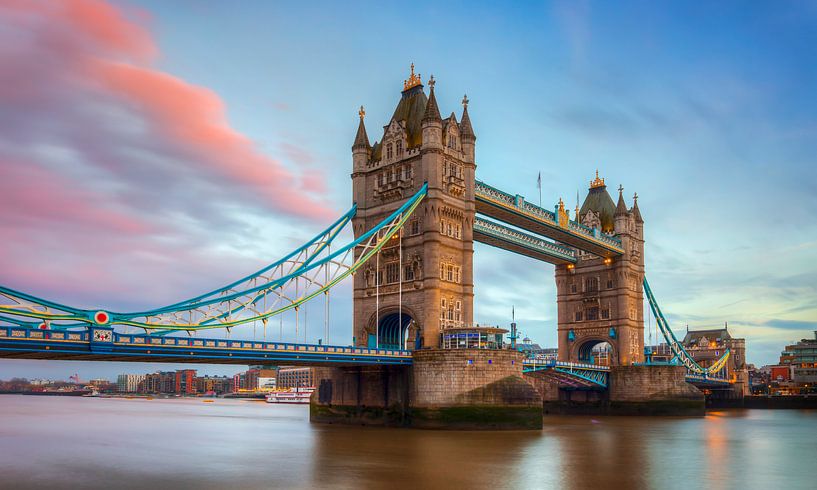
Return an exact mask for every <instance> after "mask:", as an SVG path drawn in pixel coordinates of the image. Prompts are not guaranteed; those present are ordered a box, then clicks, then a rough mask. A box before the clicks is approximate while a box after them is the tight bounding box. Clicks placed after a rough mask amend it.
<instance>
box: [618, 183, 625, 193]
mask: <svg viewBox="0 0 817 490" xmlns="http://www.w3.org/2000/svg"><path fill="white" fill-rule="evenodd" d="M622 192H624V186H623V185H621V184H619V185H618V193H619V195H621V193H622Z"/></svg>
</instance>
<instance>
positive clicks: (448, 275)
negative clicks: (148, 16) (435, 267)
mask: <svg viewBox="0 0 817 490" xmlns="http://www.w3.org/2000/svg"><path fill="white" fill-rule="evenodd" d="M445 279H446V280H447V281H449V282H454V266H453V265H451V264H448V265H447V266H446V267H445Z"/></svg>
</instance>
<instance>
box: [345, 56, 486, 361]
mask: <svg viewBox="0 0 817 490" xmlns="http://www.w3.org/2000/svg"><path fill="white" fill-rule="evenodd" d="M434 84H435V81H434V77H433V76H432V77H431V78H430V79H429V81H428V85H429V89H430V91H429V94H428V96H426V94H425V92H424V90H423V88H424V87H423V84H422V80H421V78H420V75H419V74H416V75H415V73H414V65H412V69H411V74H410V76H409V78H408V79H407V80H405V81H404V83H403V91H402V92H401V97H400V101H399V102H398V104H397V107H396V108H395V110H394V113H393V114H392V116H391V119H390V120H389V122H388V124H386V125H385V126H384V127H383V137H382V139H381V140H380V141H379V142H375V143H374V144H373V145H372V146H370V147H369V146H368V138H367V137H365V131H366V130H365V127H364V126H363V111H362V110H361V122H360V125H359V127H358V135H357V138H356V139H355V144H354V145H353V147H352V160H353V171H352V187H353V196H354V200H355V203H356V204H357V214H356V216H355V218H354V219H353V228H354V232H355V235H356V236H359V235H360V234H362V233H365V231H366V230H369V229H371V228H372V226H374V225H375V224H376V223H377V222H379V221H380V220H382V219H383V218H385V217H386V216H388V215H389V214H390V213H391V212H393V211H394V210H396V209H397V208H398V207H400V206H401V205H402V204H403V203H404V202H405V201H406V199H408V198H409V197H411V196H412V195H413V194H414V193H415V192H416V191H417V190H419V188H420V187H421V186H422V185H423V183H424V182H427V183H428V194H427V196H426V198H425V199H424V200H423V202H422V203H421V204H420V206H419V207H418V208H417V210H416V211H415V212H414V215H413V216H412V217H411V218H410V219H409V221H408V222H407V224H406V226H405V227H404V228H403V233H402V238H397V239H394V243H389V244H387V245H386V246H385V247H384V248H383V249H382V251H381V253H380V254H379V257H377V258H372V259H371V260H370V261H369V262H368V263H367V264H366V265H365V266H364V267H363V269H362V270H361V271H359V272H358V273H357V274H356V275H355V278H354V332H355V343H356V344H357V345H369V346H374V345H379V346H380V347H381V348H383V347H388V348H396V347H403V346H405V347H408V348H409V349H414V348H422V347H438V346H439V343H440V333H441V331H442V329H443V328H444V327H446V326H454V325H461V324H467V323H471V322H472V321H473V268H472V260H473V222H474V212H475V205H474V173H475V169H476V165H475V158H474V146H475V141H476V136H475V135H474V131H473V128H472V127H471V121H470V117H468V112H467V99H464V100H463V104H464V111H463V117H462V121H461V122H458V121H457V119H456V116H455V115H454V114H451V116H450V117H448V118H446V119H443V118H442V117H441V116H440V109H439V107H438V105H437V97H436V94H435V91H434ZM361 135H363V136H361ZM356 253H359V251H358V252H356Z"/></svg>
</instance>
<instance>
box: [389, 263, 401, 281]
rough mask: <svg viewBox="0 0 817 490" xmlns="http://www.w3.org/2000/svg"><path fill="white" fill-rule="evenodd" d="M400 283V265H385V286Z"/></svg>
mask: <svg viewBox="0 0 817 490" xmlns="http://www.w3.org/2000/svg"><path fill="white" fill-rule="evenodd" d="M399 281H400V264H398V263H397V262H390V263H388V264H386V284H394V283H396V282H399Z"/></svg>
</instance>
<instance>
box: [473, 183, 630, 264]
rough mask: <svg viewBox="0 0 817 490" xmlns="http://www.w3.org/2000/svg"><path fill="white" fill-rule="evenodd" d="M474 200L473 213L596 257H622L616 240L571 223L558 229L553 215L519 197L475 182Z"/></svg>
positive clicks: (559, 226) (558, 225)
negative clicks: (474, 208)
mask: <svg viewBox="0 0 817 490" xmlns="http://www.w3.org/2000/svg"><path fill="white" fill-rule="evenodd" d="M474 197H475V200H476V211H477V213H479V214H483V215H485V216H488V217H490V218H494V219H496V220H500V221H503V222H505V223H508V224H510V225H513V226H516V227H518V228H521V229H523V230H528V231H531V232H533V233H537V234H539V235H542V236H543V237H547V238H550V239H552V240H555V241H557V242H560V243H564V244H566V245H569V246H571V247H575V248H577V249H579V250H584V251H586V252H590V253H593V254H595V255H598V256H600V257H616V256H619V255H623V254H624V249H622V248H621V242H620V241H619V240H618V239H616V238H613V237H609V236H607V235H604V234H603V233H601V232H600V231H599V230H595V229H591V228H588V227H586V226H584V225H582V224H579V223H574V222H573V221H567V222H565V223H564V225H561V224H559V221H558V219H557V217H556V215H555V214H554V213H553V211H548V210H546V209H543V208H540V207H539V206H535V205H533V204H530V203H528V202H526V201H525V200H524V198H522V197H521V196H514V195H511V194H508V193H507V192H503V191H500V190H499V189H496V188H494V187H491V186H489V185H487V184H485V183H483V182H480V181H476V187H475V189H474Z"/></svg>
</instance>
